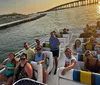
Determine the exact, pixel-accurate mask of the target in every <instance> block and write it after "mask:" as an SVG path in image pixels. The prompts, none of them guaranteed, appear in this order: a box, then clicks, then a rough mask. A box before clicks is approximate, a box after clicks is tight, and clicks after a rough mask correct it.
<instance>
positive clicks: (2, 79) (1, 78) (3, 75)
mask: <svg viewBox="0 0 100 85" xmlns="http://www.w3.org/2000/svg"><path fill="white" fill-rule="evenodd" d="M6 80H7V77H6V76H5V74H0V84H1V83H2V82H4V81H6Z"/></svg>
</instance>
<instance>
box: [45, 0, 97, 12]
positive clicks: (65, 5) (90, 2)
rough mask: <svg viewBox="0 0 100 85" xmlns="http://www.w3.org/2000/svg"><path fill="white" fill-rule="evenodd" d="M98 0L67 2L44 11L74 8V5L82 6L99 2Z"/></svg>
mask: <svg viewBox="0 0 100 85" xmlns="http://www.w3.org/2000/svg"><path fill="white" fill-rule="evenodd" d="M97 3H98V0H76V1H73V2H69V3H65V4H62V5H59V6H56V7H53V8H51V9H48V10H46V11H44V12H48V11H56V10H61V9H68V8H74V7H80V6H86V5H91V4H97Z"/></svg>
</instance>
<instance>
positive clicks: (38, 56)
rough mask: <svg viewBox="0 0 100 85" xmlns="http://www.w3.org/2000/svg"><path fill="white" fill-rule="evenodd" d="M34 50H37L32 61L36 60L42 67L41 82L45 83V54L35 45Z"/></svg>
mask: <svg viewBox="0 0 100 85" xmlns="http://www.w3.org/2000/svg"><path fill="white" fill-rule="evenodd" d="M36 50H37V52H36V54H35V56H34V61H35V62H37V63H38V64H42V67H43V83H46V65H45V60H46V54H45V53H43V52H42V48H41V47H37V48H36Z"/></svg>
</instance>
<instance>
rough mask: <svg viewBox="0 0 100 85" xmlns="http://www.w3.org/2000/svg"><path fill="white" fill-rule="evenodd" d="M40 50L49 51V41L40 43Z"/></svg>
mask: <svg viewBox="0 0 100 85" xmlns="http://www.w3.org/2000/svg"><path fill="white" fill-rule="evenodd" d="M42 50H43V51H50V43H49V41H48V42H43V43H42Z"/></svg>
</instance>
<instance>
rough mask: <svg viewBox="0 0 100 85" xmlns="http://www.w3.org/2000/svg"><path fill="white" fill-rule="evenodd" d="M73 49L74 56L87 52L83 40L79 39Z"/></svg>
mask: <svg viewBox="0 0 100 85" xmlns="http://www.w3.org/2000/svg"><path fill="white" fill-rule="evenodd" d="M72 48H73V52H74V54H77V53H79V54H82V53H83V52H84V51H85V48H84V46H83V45H82V43H81V40H79V39H77V40H76V41H75V44H74V45H73V47H72Z"/></svg>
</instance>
